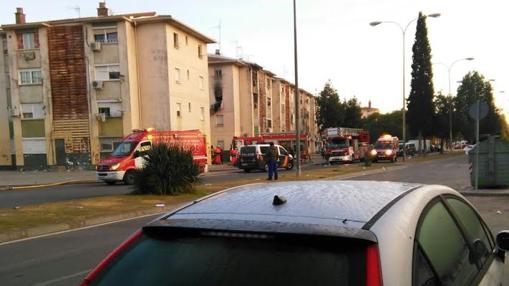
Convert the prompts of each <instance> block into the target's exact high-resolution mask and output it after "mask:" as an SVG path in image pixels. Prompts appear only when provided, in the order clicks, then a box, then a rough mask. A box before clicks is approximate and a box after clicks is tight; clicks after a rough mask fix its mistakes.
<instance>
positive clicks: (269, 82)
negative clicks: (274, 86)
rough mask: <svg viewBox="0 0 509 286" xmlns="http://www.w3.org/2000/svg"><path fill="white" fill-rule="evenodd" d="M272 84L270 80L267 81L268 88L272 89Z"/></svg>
mask: <svg viewBox="0 0 509 286" xmlns="http://www.w3.org/2000/svg"><path fill="white" fill-rule="evenodd" d="M270 84H271V80H270V79H269V78H268V79H267V88H270Z"/></svg>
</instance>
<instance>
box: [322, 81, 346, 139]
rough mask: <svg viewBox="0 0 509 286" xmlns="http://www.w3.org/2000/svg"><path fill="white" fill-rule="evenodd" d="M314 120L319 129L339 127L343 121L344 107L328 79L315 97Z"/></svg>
mask: <svg viewBox="0 0 509 286" xmlns="http://www.w3.org/2000/svg"><path fill="white" fill-rule="evenodd" d="M317 107H318V108H317V109H318V110H317V115H316V120H317V123H318V127H319V128H320V130H324V129H326V128H329V127H339V126H341V123H343V121H344V116H345V113H344V107H343V105H342V104H341V102H340V100H339V95H338V91H337V90H336V89H335V88H334V87H333V86H332V83H331V82H330V81H328V82H327V83H325V86H324V88H323V90H322V91H321V92H320V96H319V97H318V98H317Z"/></svg>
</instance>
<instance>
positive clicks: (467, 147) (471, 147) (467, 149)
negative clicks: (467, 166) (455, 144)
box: [463, 144, 475, 155]
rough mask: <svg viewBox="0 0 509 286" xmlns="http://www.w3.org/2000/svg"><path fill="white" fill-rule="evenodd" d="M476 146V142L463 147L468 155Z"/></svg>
mask: <svg viewBox="0 0 509 286" xmlns="http://www.w3.org/2000/svg"><path fill="white" fill-rule="evenodd" d="M474 147H475V144H474V145H467V146H465V148H463V151H465V154H466V155H468V153H469V152H470V151H471V150H472V149H474Z"/></svg>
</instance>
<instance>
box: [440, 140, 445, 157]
mask: <svg viewBox="0 0 509 286" xmlns="http://www.w3.org/2000/svg"><path fill="white" fill-rule="evenodd" d="M440 154H444V138H440Z"/></svg>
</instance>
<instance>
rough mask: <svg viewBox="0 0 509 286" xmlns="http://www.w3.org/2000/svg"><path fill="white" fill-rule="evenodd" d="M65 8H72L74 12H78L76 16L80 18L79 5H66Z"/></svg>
mask: <svg viewBox="0 0 509 286" xmlns="http://www.w3.org/2000/svg"><path fill="white" fill-rule="evenodd" d="M67 9H72V10H74V12H76V13H77V14H78V18H81V8H80V6H78V5H76V6H67Z"/></svg>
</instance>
